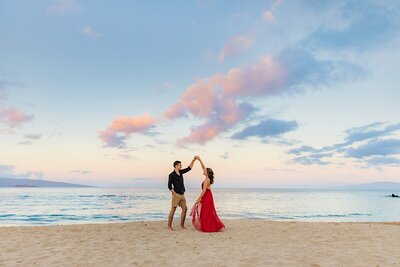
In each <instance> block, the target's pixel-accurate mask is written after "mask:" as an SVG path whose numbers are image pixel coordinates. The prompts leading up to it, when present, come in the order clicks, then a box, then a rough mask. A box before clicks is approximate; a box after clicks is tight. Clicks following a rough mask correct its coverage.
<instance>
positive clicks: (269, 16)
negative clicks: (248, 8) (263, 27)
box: [262, 0, 283, 22]
mask: <svg viewBox="0 0 400 267" xmlns="http://www.w3.org/2000/svg"><path fill="white" fill-rule="evenodd" d="M282 3H283V0H276V1H275V2H274V3H273V4H272V7H271V9H270V10H265V11H264V12H262V17H263V19H264V20H266V21H269V22H272V21H274V20H275V16H274V13H275V11H276V9H277V7H278V6H280V5H281V4H282Z"/></svg>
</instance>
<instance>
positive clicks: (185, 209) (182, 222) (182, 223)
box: [181, 206, 187, 228]
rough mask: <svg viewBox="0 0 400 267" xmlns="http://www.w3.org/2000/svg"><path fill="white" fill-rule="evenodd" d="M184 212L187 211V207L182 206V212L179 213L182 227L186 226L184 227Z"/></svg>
mask: <svg viewBox="0 0 400 267" xmlns="http://www.w3.org/2000/svg"><path fill="white" fill-rule="evenodd" d="M186 212H187V207H186V206H185V207H182V214H181V227H182V228H186V227H185V220H186Z"/></svg>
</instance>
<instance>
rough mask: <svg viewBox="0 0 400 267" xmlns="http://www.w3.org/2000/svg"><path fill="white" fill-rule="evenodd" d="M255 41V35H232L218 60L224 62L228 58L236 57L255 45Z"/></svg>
mask: <svg viewBox="0 0 400 267" xmlns="http://www.w3.org/2000/svg"><path fill="white" fill-rule="evenodd" d="M254 41H255V37H254V36H253V35H249V36H245V35H238V36H234V37H232V38H231V39H230V40H229V41H228V42H227V43H226V44H225V45H224V47H223V48H222V50H221V52H220V53H219V55H218V62H220V63H222V62H224V61H225V60H226V59H228V58H231V57H235V56H237V55H240V54H241V53H243V52H245V51H247V50H248V49H249V48H250V47H251V46H252V45H253V43H254Z"/></svg>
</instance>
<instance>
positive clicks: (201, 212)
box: [190, 189, 225, 232]
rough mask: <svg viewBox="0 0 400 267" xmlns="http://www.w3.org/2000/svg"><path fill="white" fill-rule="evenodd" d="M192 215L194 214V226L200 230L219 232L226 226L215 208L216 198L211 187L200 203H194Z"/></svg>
mask: <svg viewBox="0 0 400 267" xmlns="http://www.w3.org/2000/svg"><path fill="white" fill-rule="evenodd" d="M190 216H192V223H193V226H194V227H195V228H196V229H197V230H199V231H202V232H218V231H220V230H221V229H222V228H225V225H224V224H223V223H222V221H221V220H220V219H219V217H218V215H217V211H216V210H215V206H214V199H213V196H212V193H211V190H210V189H207V191H206V192H205V193H204V195H203V198H202V199H201V202H200V203H195V204H194V205H193V208H192V211H191V212H190Z"/></svg>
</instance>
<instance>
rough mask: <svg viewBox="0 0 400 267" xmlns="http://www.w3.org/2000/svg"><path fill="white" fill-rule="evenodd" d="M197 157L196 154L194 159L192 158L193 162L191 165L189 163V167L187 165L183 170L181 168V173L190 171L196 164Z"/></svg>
mask: <svg viewBox="0 0 400 267" xmlns="http://www.w3.org/2000/svg"><path fill="white" fill-rule="evenodd" d="M196 159H197V157H196V156H195V157H193V159H192V162H190V165H189V167H187V168H185V169H182V170H180V173H181V174H184V173H186V172H188V171H190V170H191V169H192V168H193V164H194V162H195V161H196Z"/></svg>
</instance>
